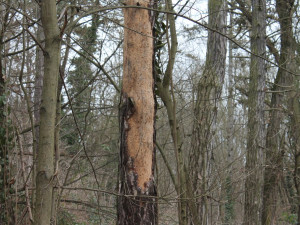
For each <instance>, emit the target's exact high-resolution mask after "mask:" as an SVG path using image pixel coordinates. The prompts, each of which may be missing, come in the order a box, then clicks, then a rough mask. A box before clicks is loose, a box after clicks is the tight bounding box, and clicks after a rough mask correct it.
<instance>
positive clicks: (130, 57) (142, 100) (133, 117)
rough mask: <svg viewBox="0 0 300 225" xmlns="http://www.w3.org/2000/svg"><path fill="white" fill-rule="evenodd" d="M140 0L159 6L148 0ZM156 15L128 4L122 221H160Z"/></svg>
mask: <svg viewBox="0 0 300 225" xmlns="http://www.w3.org/2000/svg"><path fill="white" fill-rule="evenodd" d="M136 4H137V2H136V1H135V0H127V1H126V5H136ZM139 4H140V5H141V6H144V7H152V6H153V2H152V1H148V0H147V1H146V0H145V1H139ZM153 21H154V20H153V15H152V13H150V12H149V11H148V10H144V9H124V25H125V27H126V28H128V29H125V30H124V57H123V60H124V61H123V87H122V95H121V105H120V123H121V124H120V128H121V144H120V169H119V173H120V178H119V182H120V184H119V188H120V189H119V192H120V197H119V198H118V222H117V224H119V225H132V224H136V225H150V224H152V225H153V224H157V203H156V198H155V196H156V187H155V182H154V163H155V145H154V139H155V130H154V125H155V124H154V118H155V102H154V79H153V53H154V48H153V47H154V46H153V38H152V37H153V31H152V22H153ZM141 34H143V35H141ZM124 195H130V196H128V197H126V196H124ZM151 196H153V197H151Z"/></svg>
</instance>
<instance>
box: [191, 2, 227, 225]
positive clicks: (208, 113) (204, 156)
mask: <svg viewBox="0 0 300 225" xmlns="http://www.w3.org/2000/svg"><path fill="white" fill-rule="evenodd" d="M208 10H209V21H208V26H209V27H210V28H211V29H213V30H216V31H218V32H220V33H223V34H225V33H226V14H227V12H226V1H224V0H209V2H208ZM213 30H209V31H208V40H207V53H206V62H205V68H204V71H203V74H202V76H201V78H200V80H199V82H198V86H197V99H196V105H195V112H194V113H195V118H196V121H195V125H194V133H193V143H192V145H193V146H192V148H193V150H192V155H191V164H190V171H191V174H192V180H193V189H194V191H195V195H200V196H203V197H202V198H201V202H200V203H199V205H198V206H199V215H200V218H201V222H202V224H207V223H208V217H207V214H208V198H207V196H205V195H204V193H207V191H208V190H207V185H208V182H209V180H208V176H209V173H210V172H211V168H212V166H211V163H213V152H212V149H213V146H212V145H213V142H212V138H213V135H214V133H215V127H216V126H215V123H216V116H217V108H218V106H217V104H218V100H219V98H220V95H221V92H222V87H223V82H224V76H225V61H226V43H227V42H226V38H225V37H223V36H222V35H220V34H219V33H217V32H214V31H213ZM199 177H201V180H200V179H199Z"/></svg>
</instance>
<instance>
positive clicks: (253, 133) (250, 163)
mask: <svg viewBox="0 0 300 225" xmlns="http://www.w3.org/2000/svg"><path fill="white" fill-rule="evenodd" d="M252 18H253V19H252V30H251V34H250V35H251V52H252V53H254V54H256V55H259V56H261V57H265V55H266V2H265V1H260V0H253V1H252ZM265 74H266V67H265V62H264V59H262V58H259V57H257V56H255V55H251V67H250V87H249V97H248V137H247V154H246V173H247V178H246V182H245V211H244V224H249V225H253V224H257V225H259V224H261V207H262V187H263V184H262V182H263V179H262V177H263V172H262V171H263V158H264V157H263V149H264V146H265V144H264V142H265V141H264V138H265V131H264V130H265V129H264V127H265V125H264V123H265V121H264V100H265V94H264V93H265V92H264V88H265Z"/></svg>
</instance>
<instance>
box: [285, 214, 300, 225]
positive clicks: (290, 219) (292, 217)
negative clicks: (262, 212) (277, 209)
mask: <svg viewBox="0 0 300 225" xmlns="http://www.w3.org/2000/svg"><path fill="white" fill-rule="evenodd" d="M297 219H298V217H297V214H293V213H289V212H284V213H282V216H281V220H282V221H284V222H286V223H289V224H293V225H296V224H297Z"/></svg>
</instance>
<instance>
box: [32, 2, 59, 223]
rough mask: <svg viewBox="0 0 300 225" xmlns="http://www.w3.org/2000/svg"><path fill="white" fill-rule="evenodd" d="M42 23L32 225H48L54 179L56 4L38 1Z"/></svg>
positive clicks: (56, 50)
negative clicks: (42, 66) (42, 72)
mask: <svg viewBox="0 0 300 225" xmlns="http://www.w3.org/2000/svg"><path fill="white" fill-rule="evenodd" d="M41 19H42V25H43V29H44V34H45V52H44V79H43V89H42V103H41V108H40V131H39V145H38V146H39V148H38V154H37V168H36V169H37V171H36V172H37V175H36V202H35V213H34V223H35V224H36V225H49V224H50V219H51V206H52V192H53V181H54V179H56V178H55V177H54V165H53V164H54V142H55V139H54V133H55V115H56V100H57V86H58V75H59V64H60V31H59V28H58V23H57V12H56V1H55V0H48V1H41Z"/></svg>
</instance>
